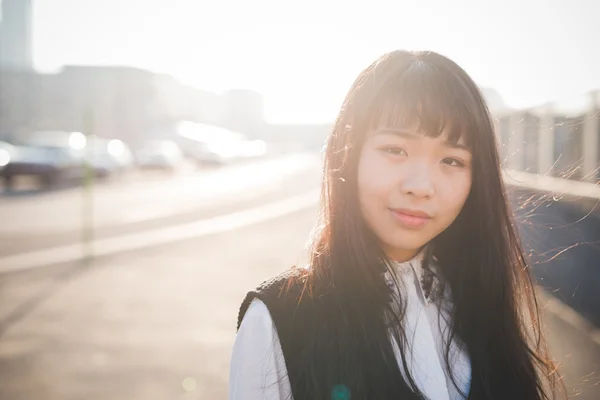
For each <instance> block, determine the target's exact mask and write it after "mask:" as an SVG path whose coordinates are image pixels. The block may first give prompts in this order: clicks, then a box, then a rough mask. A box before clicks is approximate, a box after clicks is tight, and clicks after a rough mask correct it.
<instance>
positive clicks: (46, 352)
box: [0, 167, 600, 400]
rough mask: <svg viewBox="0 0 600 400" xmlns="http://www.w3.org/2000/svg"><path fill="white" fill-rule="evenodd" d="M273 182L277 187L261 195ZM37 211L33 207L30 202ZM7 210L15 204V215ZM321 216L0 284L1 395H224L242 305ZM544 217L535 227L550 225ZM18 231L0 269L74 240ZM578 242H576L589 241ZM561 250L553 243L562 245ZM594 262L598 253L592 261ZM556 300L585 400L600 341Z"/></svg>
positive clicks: (596, 394)
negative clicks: (8, 260)
mask: <svg viewBox="0 0 600 400" xmlns="http://www.w3.org/2000/svg"><path fill="white" fill-rule="evenodd" d="M271 168H274V167H271ZM195 179H203V178H199V177H196V178H195ZM317 181H318V168H312V169H311V168H310V167H308V168H306V169H302V168H300V169H298V170H295V171H294V172H290V173H289V174H288V175H286V178H284V179H279V180H276V182H278V183H276V184H270V183H266V184H263V185H262V186H261V185H260V184H257V185H256V186H253V187H251V189H249V190H250V191H255V192H256V193H257V194H256V195H255V197H253V198H252V199H251V200H248V199H246V198H244V196H243V193H244V192H245V191H243V190H242V191H230V192H227V191H226V190H225V191H224V192H223V194H222V195H221V196H215V201H213V202H212V203H211V202H206V203H202V202H199V207H197V208H196V209H194V208H192V209H189V210H188V211H186V212H185V213H183V214H184V215H183V216H178V215H175V214H168V212H166V211H165V214H168V215H166V216H165V215H162V216H161V217H160V218H158V219H156V220H152V219H149V220H145V221H141V222H140V221H137V222H129V223H125V224H123V223H120V224H119V223H110V224H107V225H106V227H105V228H102V229H105V230H104V231H102V230H101V229H100V230H99V231H98V233H97V235H99V236H100V235H105V236H106V237H118V235H120V234H122V233H123V232H124V231H126V232H129V233H136V232H144V231H147V230H149V229H158V228H161V227H165V226H171V225H173V224H178V223H181V222H184V221H189V220H190V219H199V220H202V219H204V218H210V217H213V216H215V215H225V214H228V213H231V212H232V211H234V210H235V211H239V210H240V209H241V208H249V207H254V206H258V205H264V204H270V202H274V201H277V200H280V199H282V198H287V197H289V196H294V195H296V194H298V193H302V192H305V191H306V190H308V189H309V188H313V187H314V186H315V185H316V183H317ZM213 182H220V180H214V181H213ZM230 182H232V181H230ZM170 185H172V183H168V182H163V183H159V184H156V185H154V186H153V187H154V189H153V191H151V193H153V195H151V196H150V197H147V202H153V203H159V202H160V201H157V197H156V196H158V195H160V194H165V193H169V191H170V190H175V189H173V186H170ZM265 185H266V186H267V187H269V188H270V189H268V190H267V189H264V186H265ZM176 186H177V185H176ZM235 186H236V185H234V187H235ZM261 187H262V189H261ZM180 190H183V189H180ZM125 191H126V190H125V189H124V188H121V190H120V192H121V193H123V192H125ZM109 192H114V190H110V191H109ZM57 193H58V194H57ZM57 193H51V194H49V196H50V197H49V198H52V196H55V195H57V196H73V197H72V198H73V199H76V198H77V193H79V192H77V191H76V192H73V193H71V192H69V191H68V190H67V191H64V192H57ZM69 193H71V194H69ZM107 196H112V195H111V194H107ZM117 197H118V196H117ZM167 197H168V196H167ZM177 197H178V196H173V198H177ZM158 198H159V199H164V196H163V197H158ZM6 200H9V201H6ZM24 200H26V201H25V202H23V201H24ZM63 200H64V198H63ZM142 200H143V199H142ZM29 201H35V203H33V205H27V206H24V205H23V204H25V203H26V202H29ZM55 201H56V200H55ZM177 201H178V200H169V201H167V200H165V201H164V202H163V203H164V204H170V206H169V207H171V206H173V205H178V204H179V203H178V202H177ZM9 203H10V205H9V207H15V208H12V209H11V210H9V211H7V209H6V208H5V206H6V205H7V204H9ZM50 203H51V202H48V201H46V200H44V197H43V196H42V197H37V198H36V197H28V198H22V199H18V200H15V198H14V197H13V198H10V199H2V200H0V214H1V215H0V218H5V217H8V218H11V215H12V218H15V219H13V221H16V220H18V218H16V217H14V215H13V214H14V211H15V210H16V209H21V208H19V207H25V208H23V209H25V210H34V209H37V207H49V206H48V204H50ZM125 203H127V200H126V201H125ZM55 204H56V203H55ZM58 204H60V202H58ZM26 207H29V208H26ZM67 209H68V208H67ZM132 209H135V207H133V208H132ZM165 209H168V207H167V208H165ZM523 210H524V209H523ZM559 211H560V209H558V211H557V210H556V209H553V211H551V212H550V215H551V216H553V218H554V217H556V216H557V215H559V216H560V215H562V214H560V212H559ZM24 215H28V214H24ZM528 215H529V214H528ZM315 216H316V209H315V207H314V206H310V207H306V208H303V209H300V210H297V211H295V212H289V213H287V214H285V215H283V216H279V217H277V218H272V219H270V220H267V221H263V222H258V223H253V224H251V225H248V226H244V227H237V228H235V229H232V230H229V231H221V232H217V233H214V234H204V235H202V236H199V237H194V238H190V239H186V240H180V241H176V242H174V243H169V244H164V245H152V246H149V247H145V248H143V249H142V250H135V251H129V252H123V253H118V254H113V255H109V256H104V257H101V258H97V259H95V260H93V261H89V262H71V263H61V264H57V265H51V266H47V267H43V268H36V269H31V270H26V271H20V272H11V273H4V274H0V398H2V399H4V398H6V399H11V400H13V399H14V400H21V399H27V400H29V399H33V398H44V399H48V400H55V399H56V400H58V399H61V400H62V399H81V398H85V399H91V400H94V399H103V400H104V399H127V400H137V399H144V400H146V399H225V398H226V396H227V372H228V367H229V355H230V348H231V345H232V343H233V340H234V337H235V324H236V318H237V309H238V307H239V305H240V302H241V300H242V299H243V296H244V294H245V292H246V291H247V290H249V289H250V288H252V287H254V286H255V285H256V284H258V283H259V282H261V281H262V280H263V279H265V278H267V277H269V276H272V275H273V274H276V273H277V272H279V271H281V270H283V269H285V268H287V267H288V266H290V265H292V264H295V263H298V262H302V261H303V259H304V256H305V254H304V251H303V247H304V244H305V242H306V239H307V237H308V235H309V233H310V229H311V228H312V224H313V221H314V218H315ZM575 216H577V215H575ZM60 219H61V218H60V217H55V218H53V219H52V221H55V222H52V223H53V224H57V225H58V226H60V225H61V224H63V222H61V221H60ZM578 219H580V218H578ZM0 220H2V219H0ZM584 220H585V219H584ZM57 221H58V222H57ZM529 221H531V219H530V220H529ZM536 221H537V222H536V224H538V225H539V224H540V223H541V222H543V220H540V219H537V220H536ZM42 223H44V224H48V222H44V221H42ZM23 224H24V225H25V224H31V222H29V221H28V222H25V223H23ZM144 224H147V225H144ZM536 224H533V225H526V226H535V225H536ZM30 226H31V225H30ZM591 226H592V228H593V227H595V226H596V225H595V224H592V225H591ZM63 227H64V226H63ZM22 229H23V231H22V232H23V233H22V235H21V236H17V235H14V233H12V232H13V231H10V232H6V233H4V234H2V235H4V236H1V237H0V243H4V242H5V240H6V239H7V238H11V240H13V242H11V245H10V246H6V247H4V248H3V249H2V251H3V252H4V254H3V253H2V252H0V268H1V262H2V261H1V260H2V257H4V256H6V255H8V254H15V253H23V252H29V251H34V250H40V249H44V248H48V247H52V246H56V245H59V246H60V245H63V244H64V243H67V242H69V241H70V240H71V239H70V237H69V236H68V235H73V234H74V233H73V232H72V231H69V230H65V229H63V230H60V229H55V230H54V231H53V230H52V229H49V230H47V231H43V232H38V233H37V236H36V231H35V229H37V228H36V227H35V226H34V228H33V229H34V230H33V231H32V230H30V231H27V230H26V229H25V228H22ZM29 229H31V228H29ZM531 232H533V233H531ZM531 232H530V233H531V235H532V236H533V237H535V238H537V239H538V241H539V242H541V243H544V240H543V239H544V238H543V235H544V234H546V233H545V232H546V231H545V230H540V229H539V227H538V228H536V229H535V230H533V231H531ZM577 232H578V233H577V235H576V236H575V237H580V233H581V232H580V231H577ZM587 232H592V233H593V232H594V230H593V229H592V230H591V231H587ZM584 233H585V232H584ZM75 234H76V233H75ZM588 234H589V233H588ZM30 235H32V236H30ZM524 236H527V235H524ZM559 237H560V238H561V240H563V239H564V238H563V235H559ZM56 238H59V239H56ZM71 238H72V237H71ZM549 240H554V239H549ZM586 240H587V239H586ZM560 243H563V242H560ZM560 243H559V242H556V243H554V242H551V243H550V244H547V245H548V246H550V248H554V247H555V246H556V245H557V244H560ZM15 246H17V247H15ZM19 246H21V247H19ZM563 254H565V255H567V254H569V253H563ZM594 254H596V253H594ZM559 258H560V257H559ZM567 259H568V260H571V263H569V264H567V263H566V261H564V260H563V264H562V265H563V266H564V265H568V266H569V268H570V271H572V272H573V273H579V272H581V271H582V268H583V269H586V268H588V269H589V268H591V267H590V266H589V265H588V264H585V265H586V266H585V267H581V266H577V265H576V266H574V265H575V264H574V263H573V260H575V262H576V263H581V262H583V261H585V260H588V259H586V258H582V259H573V260H572V259H571V258H570V257H568V258H567ZM565 260H566V259H565ZM582 260H583V261H582ZM594 260H595V259H594V258H593V257H592V259H591V262H592V264H593V262H594ZM563 269H564V268H563ZM586 270H587V269H586ZM579 279H580V278H579ZM556 282H557V283H560V280H557V281H556ZM580 287H581V286H580ZM597 287H600V286H597ZM549 304H552V302H547V301H546V300H542V305H543V306H545V309H546V310H547V312H546V313H545V315H544V317H545V321H546V327H547V328H546V334H547V336H548V339H549V342H550V345H551V350H552V352H553V356H554V358H555V359H556V360H557V361H559V363H561V366H562V369H561V372H562V373H563V374H564V375H565V379H566V381H567V383H568V387H569V392H570V393H571V394H572V395H577V397H576V398H578V399H585V400H588V399H598V398H600V379H599V377H598V374H599V373H600V346H598V342H597V341H593V340H592V339H591V337H590V334H589V332H585V331H582V330H581V329H580V326H579V325H577V324H573V323H572V322H571V321H570V320H569V316H570V315H571V314H570V313H569V312H567V313H564V312H561V309H560V307H559V308H556V307H550V306H547V305H549ZM567 311H568V310H567Z"/></svg>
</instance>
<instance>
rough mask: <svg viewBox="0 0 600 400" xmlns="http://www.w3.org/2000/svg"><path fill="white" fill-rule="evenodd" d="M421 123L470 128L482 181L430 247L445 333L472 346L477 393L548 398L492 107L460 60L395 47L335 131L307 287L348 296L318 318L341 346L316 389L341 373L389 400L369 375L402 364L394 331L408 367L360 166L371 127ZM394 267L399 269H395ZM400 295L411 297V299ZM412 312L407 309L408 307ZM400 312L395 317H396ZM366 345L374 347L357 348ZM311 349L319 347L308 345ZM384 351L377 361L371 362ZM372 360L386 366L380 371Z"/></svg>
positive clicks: (356, 87) (551, 380)
mask: <svg viewBox="0 0 600 400" xmlns="http://www.w3.org/2000/svg"><path fill="white" fill-rule="evenodd" d="M379 126H385V127H407V126H410V127H411V128H415V127H416V128H418V130H419V131H421V132H424V133H425V134H427V135H429V136H438V135H440V134H441V133H442V131H444V132H448V131H449V132H450V140H458V139H459V138H460V137H462V136H464V139H465V141H466V142H467V143H468V144H469V146H470V147H471V149H472V153H473V157H472V186H471V191H470V193H469V195H468V198H467V200H466V203H465V205H464V207H463V209H462V211H461V213H460V214H459V216H458V217H457V219H456V220H455V221H454V222H453V223H452V224H451V226H449V227H448V228H447V229H446V230H445V231H444V232H442V233H441V234H440V235H438V236H437V237H436V238H434V239H433V240H432V241H431V242H430V243H429V244H428V246H427V250H428V255H429V256H431V257H433V258H435V260H436V264H437V266H438V268H439V270H440V272H441V275H442V276H443V281H444V282H445V284H446V285H448V286H449V288H450V292H451V293H452V299H453V308H452V312H451V320H450V321H449V323H450V327H449V332H448V336H449V338H450V340H448V341H447V343H446V359H445V362H446V367H447V368H448V370H449V371H451V370H452V368H451V365H450V361H449V356H448V354H449V351H450V343H451V341H454V342H455V343H458V344H459V345H460V346H462V347H463V348H464V350H465V351H466V352H467V353H468V355H469V358H470V362H471V369H472V376H471V385H470V390H469V391H468V393H465V396H467V395H468V398H469V399H507V398H510V399H517V398H518V399H547V398H551V397H552V396H553V395H555V394H556V393H557V388H558V387H559V386H560V378H559V377H558V376H557V374H556V369H555V365H554V364H553V363H552V362H551V361H550V360H549V358H548V351H547V347H546V344H545V341H544V339H543V336H542V332H541V327H540V319H539V312H538V305H537V302H536V298H535V292H534V287H533V282H532V278H531V276H530V274H529V272H528V268H527V263H526V259H525V257H524V254H523V250H522V248H521V244H520V241H519V238H518V235H517V232H516V229H515V226H514V223H513V220H512V213H511V211H510V207H509V204H508V201H507V195H506V191H505V187H504V184H503V181H502V175H501V169H500V163H499V156H498V151H497V143H496V137H495V134H494V128H493V123H492V119H491V116H490V113H489V110H488V108H487V106H486V104H485V101H484V99H483V96H482V94H481V92H480V90H479V89H478V87H477V85H476V84H475V83H474V82H473V80H472V79H471V78H470V77H469V76H468V74H467V73H466V72H465V71H464V70H463V69H462V68H460V67H459V66H458V65H457V64H455V63H454V62H453V61H451V60H449V59H448V58H446V57H444V56H442V55H440V54H437V53H434V52H407V51H393V52H390V53H387V54H385V55H383V56H382V57H380V58H379V59H377V60H376V61H375V62H373V63H372V64H371V65H370V66H368V67H367V68H366V69H365V70H364V71H362V72H361V73H360V75H359V76H358V78H357V79H356V81H355V82H354V84H353V85H352V87H351V88H350V91H349V93H348V94H347V96H346V98H345V100H344V103H343V105H342V108H341V111H340V113H339V115H338V118H337V120H336V122H335V126H334V128H333V131H332V133H331V135H330V136H329V138H328V142H327V146H326V150H325V160H324V170H323V181H322V194H321V209H320V217H319V220H318V224H317V225H316V229H315V230H314V232H313V237H312V242H311V254H310V266H311V268H310V272H309V275H308V277H307V278H308V280H307V287H308V289H309V290H308V291H307V293H308V294H310V295H312V296H319V295H320V293H325V292H324V291H325V290H330V289H331V288H336V290H337V291H338V293H346V294H350V295H349V296H346V297H343V299H344V301H343V302H342V301H340V302H338V303H337V304H336V306H335V310H328V313H330V314H331V316H330V317H331V319H332V320H335V321H337V323H331V324H328V325H327V326H325V327H320V328H319V333H318V335H316V334H315V335H314V336H312V337H310V338H309V342H311V343H312V345H311V348H313V349H315V350H320V351H328V350H327V349H330V350H329V351H332V354H333V353H334V352H333V350H331V348H332V347H335V349H337V353H335V354H337V356H336V357H337V359H336V360H335V361H332V362H326V363H320V365H315V364H310V363H307V365H311V368H310V369H308V370H307V371H306V374H307V375H308V379H307V381H308V382H312V383H311V385H312V387H311V388H310V390H308V391H307V392H310V393H314V394H315V395H316V396H315V398H316V397H317V396H318V398H321V396H322V398H330V395H331V390H332V389H331V387H330V386H328V385H330V383H331V382H339V381H340V379H343V380H344V382H343V383H344V384H345V385H346V386H347V389H348V390H349V394H350V395H351V398H352V399H363V398H382V397H378V396H379V395H381V396H384V395H383V392H382V393H377V390H378V389H377V388H376V387H375V388H374V387H372V385H371V386H368V385H367V383H366V382H368V381H369V379H378V378H377V377H379V378H381V377H382V376H389V371H394V372H398V371H397V370H396V368H397V360H396V357H395V353H394V346H393V345H392V343H390V342H391V341H390V340H389V338H390V336H389V332H390V330H391V332H393V335H392V337H393V339H394V340H395V341H397V343H398V344H399V345H400V346H399V348H400V350H401V364H402V365H403V366H404V370H405V371H408V368H407V361H406V360H407V358H408V357H409V356H410V355H409V354H407V351H406V350H405V347H404V345H405V344H407V340H406V335H405V330H404V329H403V326H402V312H400V313H398V312H397V311H394V308H393V306H392V303H390V302H389V293H388V292H387V291H386V287H385V284H383V285H382V279H383V278H382V273H381V269H382V265H383V268H384V269H385V268H387V269H390V263H389V260H387V259H386V256H385V254H383V252H382V250H381V248H380V247H379V245H378V244H377V240H376V238H375V236H374V233H373V232H372V231H370V229H369V228H368V227H367V225H366V223H365V221H364V219H363V217H362V215H361V212H360V207H359V202H358V193H357V167H358V160H359V155H360V152H361V147H362V145H363V143H364V140H365V138H366V136H367V132H369V131H371V130H373V129H375V128H377V127H379ZM390 272H391V271H390ZM401 302H402V301H401ZM401 310H402V308H401ZM390 321H392V323H390ZM356 349H365V351H362V352H360V351H358V350H356ZM306 357H307V358H309V357H311V354H310V352H307V353H306ZM375 359H376V360H377V362H375V363H370V361H373V360H375ZM364 365H369V366H370V365H379V366H380V369H381V370H376V369H375V370H373V369H371V368H370V367H369V368H364V367H363V366H364ZM398 381H399V383H398V385H399V386H400V387H399V389H398V388H396V393H403V394H404V396H403V397H402V398H406V399H409V398H414V399H417V398H422V397H423V396H422V394H421V393H420V392H419V390H418V388H417V386H416V384H415V381H414V379H413V378H412V377H411V376H410V374H408V375H407V377H406V380H403V379H398Z"/></svg>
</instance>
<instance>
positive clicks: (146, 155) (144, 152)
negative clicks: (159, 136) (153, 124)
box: [136, 140, 184, 170]
mask: <svg viewBox="0 0 600 400" xmlns="http://www.w3.org/2000/svg"><path fill="white" fill-rule="evenodd" d="M183 159H184V157H183V153H182V151H181V149H180V148H179V146H178V145H177V143H175V142H173V141H170V140H150V141H148V142H146V143H145V144H144V145H143V147H142V148H141V149H140V150H138V151H137V152H136V161H137V164H138V165H139V166H140V167H141V168H152V169H167V170H175V169H176V168H177V167H178V166H179V165H180V164H181V163H182V161H183Z"/></svg>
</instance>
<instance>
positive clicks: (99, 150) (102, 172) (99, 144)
mask: <svg viewBox="0 0 600 400" xmlns="http://www.w3.org/2000/svg"><path fill="white" fill-rule="evenodd" d="M86 157H87V160H88V161H89V163H90V166H91V167H92V169H93V171H94V173H95V175H96V176H98V177H108V176H111V175H115V174H122V173H125V172H127V171H129V170H131V169H132V168H133V167H134V165H135V160H134V157H133V153H132V152H131V149H130V148H129V146H127V145H126V144H125V143H123V142H122V141H121V140H118V139H105V138H99V137H95V136H93V137H89V138H88V142H87V145H86Z"/></svg>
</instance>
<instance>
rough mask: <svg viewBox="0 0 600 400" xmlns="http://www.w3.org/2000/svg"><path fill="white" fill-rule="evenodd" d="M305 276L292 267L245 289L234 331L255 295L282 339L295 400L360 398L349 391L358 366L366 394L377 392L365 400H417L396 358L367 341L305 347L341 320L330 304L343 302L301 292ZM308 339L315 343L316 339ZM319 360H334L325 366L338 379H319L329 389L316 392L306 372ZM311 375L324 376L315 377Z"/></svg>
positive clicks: (322, 295)
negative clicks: (323, 329)
mask: <svg viewBox="0 0 600 400" xmlns="http://www.w3.org/2000/svg"><path fill="white" fill-rule="evenodd" d="M306 274H307V271H306V270H305V269H303V268H296V267H294V268H291V269H289V270H287V271H285V272H284V273H282V274H280V275H278V276H276V277H274V278H272V279H269V280H267V281H265V282H263V283H262V284H261V285H259V286H258V287H257V288H256V289H255V290H252V291H250V292H249V293H248V294H247V295H246V297H245V299H244V301H243V302H242V305H241V307H240V310H239V315H238V322H237V327H238V329H239V327H240V325H241V323H242V320H243V318H244V315H245V313H246V311H247V309H248V307H249V305H250V303H251V302H252V300H253V299H255V298H258V299H260V300H261V301H262V302H263V303H265V305H266V306H267V308H268V309H269V312H270V314H271V318H272V320H273V322H274V324H275V328H276V329H277V335H278V337H279V340H280V342H281V348H282V351H283V356H284V360H285V365H286V369H287V373H288V378H289V380H290V385H291V390H292V395H293V397H294V400H305V399H306V400H308V399H310V400H321V399H323V400H330V399H340V400H344V399H350V398H351V399H352V400H361V399H362V398H363V396H358V397H357V396H354V395H353V394H354V393H353V385H352V376H353V375H354V373H355V372H356V371H357V370H358V369H361V372H363V375H361V376H364V377H366V380H367V382H366V383H367V385H366V386H367V388H369V389H368V392H369V393H370V394H371V393H372V394H373V395H376V397H372V396H371V395H369V396H368V397H365V398H377V399H378V400H380V399H381V400H385V399H394V400H403V399H416V398H417V397H416V396H415V395H414V393H412V392H411V391H410V390H409V389H408V387H407V386H406V384H405V383H404V380H403V378H402V376H401V373H400V370H399V368H398V365H397V361H396V360H388V361H387V362H386V361H384V360H383V359H382V358H380V357H378V356H377V355H376V354H374V352H373V351H372V349H370V348H369V346H368V343H357V344H356V345H353V346H349V347H351V348H344V349H341V348H339V347H336V346H335V344H328V343H322V342H320V341H318V340H317V341H316V342H317V345H318V346H320V347H319V349H315V348H314V347H313V348H309V347H308V345H309V337H311V338H314V335H315V334H316V335H318V332H319V331H318V327H322V326H323V325H324V324H340V321H339V320H337V319H336V318H335V313H336V311H335V310H336V307H335V304H334V303H335V302H339V301H345V300H344V298H343V296H342V297H340V295H339V294H338V295H335V296H334V295H327V294H321V295H318V296H309V295H308V294H307V293H303V292H304V291H305V282H306V279H305V276H306ZM315 327H316V329H315ZM342 329H343V328H342ZM311 343H312V344H313V345H314V343H315V341H314V340H313V341H312V342H311ZM346 361H350V363H351V366H349V365H347V362H346ZM319 363H333V364H329V365H333V366H334V369H335V370H339V371H340V378H339V379H340V380H341V382H339V381H338V382H320V383H321V384H322V385H321V387H322V386H325V387H328V388H330V389H329V392H328V393H316V392H315V391H314V384H313V381H312V379H314V375H313V376H312V378H311V377H310V374H308V373H307V372H308V371H310V370H311V368H314V366H315V365H319ZM316 379H324V378H322V377H320V376H319V377H317V378H316ZM346 391H347V392H348V393H347V394H346V393H345V392H346ZM348 394H350V395H351V396H348Z"/></svg>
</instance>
